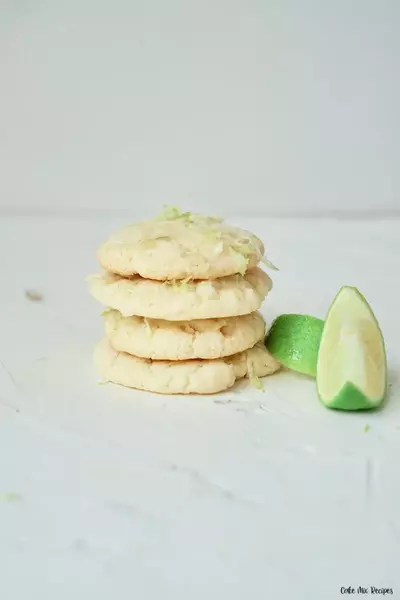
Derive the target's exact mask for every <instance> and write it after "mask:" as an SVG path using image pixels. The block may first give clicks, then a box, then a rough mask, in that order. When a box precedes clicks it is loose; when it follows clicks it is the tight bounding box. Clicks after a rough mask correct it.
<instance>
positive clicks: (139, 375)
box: [89, 209, 279, 394]
mask: <svg viewBox="0 0 400 600" xmlns="http://www.w3.org/2000/svg"><path fill="white" fill-rule="evenodd" d="M263 254H264V247H263V244H262V242H261V241H260V240H259V239H258V238H257V237H256V236H254V235H252V234H251V233H249V232H247V231H244V230H241V229H237V228H234V227H230V226H228V225H226V224H224V223H223V222H222V221H221V220H220V219H215V218H211V217H204V216H202V215H197V214H192V213H181V212H180V211H178V210H177V209H166V210H165V211H164V213H163V214H162V215H161V216H160V217H158V218H157V219H154V220H151V221H145V222H142V223H137V224H134V225H130V226H128V227H125V228H123V229H121V230H119V231H117V232H116V233H115V234H114V235H112V236H111V238H110V239H109V240H108V241H107V242H105V243H104V244H103V245H102V246H101V247H100V248H99V251H98V255H97V256H98V260H99V263H100V265H101V267H102V268H103V270H104V271H103V274H102V275H94V276H90V277H89V281H90V290H91V293H92V295H93V296H94V297H95V298H96V299H97V300H98V301H100V302H101V303H102V304H103V305H105V306H106V307H107V310H106V311H105V313H104V320H105V333H106V337H105V339H104V340H102V341H101V342H100V343H99V344H98V346H97V347H96V350H95V364H96V367H97V369H98V370H99V372H100V374H101V376H102V377H103V378H104V379H105V380H107V381H112V382H115V383H119V384H122V385H125V386H128V387H133V388H137V389H142V390H148V391H152V392H158V393H163V394H191V393H196V394H211V393H215V392H219V391H222V390H225V389H227V388H229V387H231V386H232V385H233V384H234V382H235V380H236V379H238V378H240V377H245V376H246V375H247V376H249V377H250V378H251V379H252V380H253V381H254V382H255V383H256V384H258V377H262V376H265V375H269V374H271V373H273V372H275V371H277V370H278V369H279V363H278V362H277V361H276V360H275V359H274V358H272V356H271V355H270V354H269V353H268V352H267V350H266V349H265V346H264V344H263V339H264V336H265V323H264V319H263V317H262V316H261V314H260V313H259V312H257V311H258V309H259V308H260V306H261V303H262V302H263V300H264V298H265V296H266V295H267V293H268V292H269V291H270V290H271V288H272V282H271V279H270V278H269V277H268V275H267V274H266V273H264V271H262V270H261V269H260V268H258V267H257V265H258V263H259V262H260V260H261V258H262V257H263Z"/></svg>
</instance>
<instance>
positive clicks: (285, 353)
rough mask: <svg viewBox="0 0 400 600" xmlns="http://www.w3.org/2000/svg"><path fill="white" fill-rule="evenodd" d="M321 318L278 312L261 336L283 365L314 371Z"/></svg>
mask: <svg viewBox="0 0 400 600" xmlns="http://www.w3.org/2000/svg"><path fill="white" fill-rule="evenodd" d="M323 328H324V322H323V321H321V319H316V318H315V317H310V316H308V315H280V317H278V318H277V319H275V321H274V322H273V323H272V326H271V329H270V330H269V332H268V335H267V338H266V340H265V345H266V346H267V348H268V350H269V352H270V353H271V354H272V356H273V357H274V358H276V360H278V361H279V362H280V363H282V365H283V366H284V367H287V368H288V369H292V370H293V371H298V372H299V373H305V374H306V375H312V376H313V377H315V375H316V372H317V360H318V349H319V344H320V341H321V335H322V330H323Z"/></svg>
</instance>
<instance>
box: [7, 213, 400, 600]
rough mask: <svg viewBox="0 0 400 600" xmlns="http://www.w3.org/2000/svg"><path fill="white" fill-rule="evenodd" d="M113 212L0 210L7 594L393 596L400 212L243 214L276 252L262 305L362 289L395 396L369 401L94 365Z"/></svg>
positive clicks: (285, 383) (290, 598) (279, 383)
mask: <svg viewBox="0 0 400 600" xmlns="http://www.w3.org/2000/svg"><path fill="white" fill-rule="evenodd" d="M117 222H119V220H118V219H112V218H110V217H107V218H106V217H104V218H99V217H97V218H92V217H89V216H85V217H81V218H79V217H64V218H61V217H60V218H44V217H41V218H33V217H5V216H3V217H1V219H0V248H1V254H2V258H3V270H2V272H3V277H2V286H1V335H0V360H1V364H0V597H1V598H4V600H39V599H40V600H55V599H56V600H71V599H72V598H73V599H74V600H91V599H96V600H111V599H115V598H118V599H119V600H125V599H129V600H132V599H135V600H136V599H137V600H161V599H162V600H169V599H171V600H181V599H182V600H197V599H199V600H200V599H201V600H205V599H207V600H210V599H214V598H215V599H219V600H222V599H225V598H226V599H232V600H236V599H237V600H243V599H247V598H248V599H250V598H251V599H253V598H254V599H256V598H268V599H271V600H281V599H284V600H314V599H315V600H322V599H323V600H331V599H332V600H333V599H336V598H341V597H345V596H344V595H343V594H341V587H342V586H343V587H348V586H352V587H353V588H355V589H356V590H357V588H358V586H363V587H368V588H369V587H370V586H376V587H384V588H390V587H391V588H393V595H392V596H390V597H397V596H398V597H399V598H400V574H399V569H398V562H399V556H400V509H399V507H400V470H399V456H400V348H399V343H398V342H399V340H400V319H399V315H398V305H399V295H400V276H399V273H400V220H395V219H391V220H386V221H385V220H382V221H379V220H374V221H368V220H365V221H356V220H350V221H338V220H323V219H319V220H314V221H312V220H307V219H297V220H290V219H284V220H277V219H270V220H260V219H258V220H254V221H250V220H247V221H242V222H241V224H242V225H243V226H246V227H248V228H251V229H253V230H255V231H256V232H257V233H258V234H260V235H261V236H262V237H263V239H264V240H265V242H266V247H267V251H268V256H269V257H270V258H271V260H272V261H273V262H275V263H276V264H278V265H279V267H280V269H281V270H280V272H279V273H277V274H273V279H274V283H275V287H274V290H273V292H272V293H271V295H270V296H269V297H268V298H267V300H266V302H265V304H264V307H263V312H264V314H265V316H266V318H267V320H268V321H271V319H272V318H273V317H274V316H276V315H277V314H278V313H281V312H304V313H310V314H314V315H316V316H320V317H324V314H325V312H326V309H327V308H328V306H329V304H330V302H331V300H332V298H333V297H334V295H335V293H336V292H337V291H338V289H339V288H340V286H341V285H343V284H350V285H355V286H357V287H359V289H360V290H361V291H362V292H363V294H364V295H365V296H366V297H367V298H368V300H369V301H370V303H371V305H372V307H373V309H374V310H375V313H376V315H377V317H378V319H379V321H380V323H381V326H382V329H383V332H384V335H385V339H386V343H387V351H388V360H389V377H390V384H389V385H390V387H389V400H388V403H387V406H386V407H385V408H384V410H382V411H380V412H376V413H359V414H346V413H339V412H332V411H329V410H327V409H326V408H324V407H323V406H322V405H321V404H320V403H319V402H318V399H317V396H316V390H315V385H314V382H313V381H312V380H310V379H307V378H305V377H300V376H296V375H294V374H291V373H282V374H279V375H276V376H274V377H271V378H269V379H265V380H264V388H265V392H264V393H261V392H259V391H258V390H254V389H252V388H250V387H249V386H248V385H247V384H243V383H241V384H239V385H238V386H237V387H235V388H234V389H233V390H232V391H229V392H227V393H224V394H221V395H218V396H212V397H190V398H186V397H167V396H157V395H151V394H147V393H143V392H135V391H132V390H126V389H123V388H119V387H117V386H112V385H103V386H100V385H97V375H96V373H95V372H94V370H93V368H92V364H91V349H92V346H93V344H94V343H95V341H96V340H97V339H98V338H99V337H100V336H101V331H102V323H101V319H100V313H101V307H100V306H98V305H97V304H96V303H95V302H94V301H93V300H92V299H91V298H90V297H89V295H88V293H87V289H86V285H85V281H84V277H85V275H86V274H87V273H89V272H93V271H96V270H97V267H96V263H95V257H94V252H95V248H96V247H97V245H98V243H99V242H100V241H102V239H103V238H104V237H105V236H106V235H107V234H108V233H109V232H110V231H111V230H112V229H113V228H114V226H115V225H116V224H117ZM25 290H36V291H38V292H40V293H41V294H43V301H42V302H37V303H35V302H32V301H29V300H28V299H27V298H26V297H25ZM366 425H368V426H369V430H368V431H365V429H368V428H366V427H365V426H366ZM380 597H381V596H380ZM387 597H389V596H387Z"/></svg>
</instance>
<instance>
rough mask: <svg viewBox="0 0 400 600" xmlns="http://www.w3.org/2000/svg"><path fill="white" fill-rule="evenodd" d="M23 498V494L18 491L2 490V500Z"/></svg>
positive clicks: (13, 500) (16, 500)
mask: <svg viewBox="0 0 400 600" xmlns="http://www.w3.org/2000/svg"><path fill="white" fill-rule="evenodd" d="M21 499H22V496H21V494H18V493H17V492H1V493H0V502H18V501H19V500H21Z"/></svg>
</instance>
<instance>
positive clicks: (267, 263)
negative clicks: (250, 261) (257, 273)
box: [261, 256, 279, 271]
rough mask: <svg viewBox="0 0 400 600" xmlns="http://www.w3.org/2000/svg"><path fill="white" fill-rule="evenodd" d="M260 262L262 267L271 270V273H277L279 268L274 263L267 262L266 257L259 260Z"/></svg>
mask: <svg viewBox="0 0 400 600" xmlns="http://www.w3.org/2000/svg"><path fill="white" fill-rule="evenodd" d="M261 262H262V264H263V265H265V266H266V267H268V268H269V269H272V270H273V271H279V268H278V267H277V266H275V265H274V263H272V262H271V261H270V260H268V258H267V257H266V256H263V257H262V258H261Z"/></svg>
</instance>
